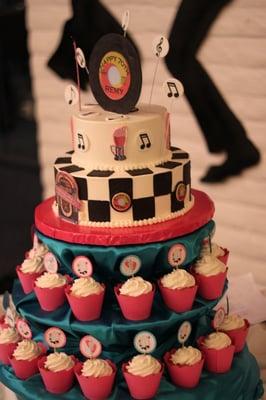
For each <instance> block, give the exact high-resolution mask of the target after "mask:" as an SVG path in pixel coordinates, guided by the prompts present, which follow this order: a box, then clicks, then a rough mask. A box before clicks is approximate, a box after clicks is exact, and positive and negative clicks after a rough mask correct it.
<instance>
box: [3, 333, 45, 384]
mask: <svg viewBox="0 0 266 400" xmlns="http://www.w3.org/2000/svg"><path fill="white" fill-rule="evenodd" d="M45 352H46V349H45V347H44V346H43V345H42V343H36V342H35V341H34V340H22V341H21V342H19V343H18V344H17V347H16V348H15V350H14V352H13V354H12V356H11V357H10V364H11V365H12V368H13V369H14V371H15V375H16V376H17V377H18V378H20V379H23V380H25V379H28V378H30V377H31V376H33V375H35V374H37V373H38V372H39V369H38V360H39V359H40V357H41V356H43V355H44V354H45Z"/></svg>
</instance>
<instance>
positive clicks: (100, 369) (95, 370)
mask: <svg viewBox="0 0 266 400" xmlns="http://www.w3.org/2000/svg"><path fill="white" fill-rule="evenodd" d="M81 373H82V375H83V376H93V377H94V378H99V377H101V376H109V375H112V373H113V368H112V367H111V365H110V364H109V363H108V362H107V361H106V360H102V359H100V358H97V359H89V360H87V361H85V362H84V364H83V367H82V370H81Z"/></svg>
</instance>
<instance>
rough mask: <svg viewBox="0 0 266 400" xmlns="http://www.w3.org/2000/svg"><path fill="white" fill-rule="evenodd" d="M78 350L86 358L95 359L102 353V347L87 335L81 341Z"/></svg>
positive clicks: (97, 341)
mask: <svg viewBox="0 0 266 400" xmlns="http://www.w3.org/2000/svg"><path fill="white" fill-rule="evenodd" d="M79 349H80V352H81V354H83V355H84V356H85V357H86V358H97V357H98V356H99V355H100V354H101V352H102V345H101V343H100V342H99V340H97V339H96V338H95V337H93V336H91V335H87V336H84V337H83V338H82V339H81V341H80V343H79Z"/></svg>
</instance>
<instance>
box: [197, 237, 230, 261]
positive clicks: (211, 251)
mask: <svg viewBox="0 0 266 400" xmlns="http://www.w3.org/2000/svg"><path fill="white" fill-rule="evenodd" d="M206 255H207V256H208V255H212V256H213V257H217V258H218V259H219V260H220V261H222V262H223V263H224V264H225V265H227V261H228V257H229V251H228V250H227V249H224V248H222V247H220V246H218V244H217V243H213V242H212V243H211V248H210V244H209V241H206V242H204V243H203V246H202V248H201V252H200V256H201V257H204V256H206Z"/></svg>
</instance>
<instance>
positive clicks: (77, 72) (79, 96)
mask: <svg viewBox="0 0 266 400" xmlns="http://www.w3.org/2000/svg"><path fill="white" fill-rule="evenodd" d="M73 48H74V56H75V64H76V78H77V87H78V104H79V111H81V95H80V77H79V64H78V60H77V54H76V50H77V45H76V42H75V40H73Z"/></svg>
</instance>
